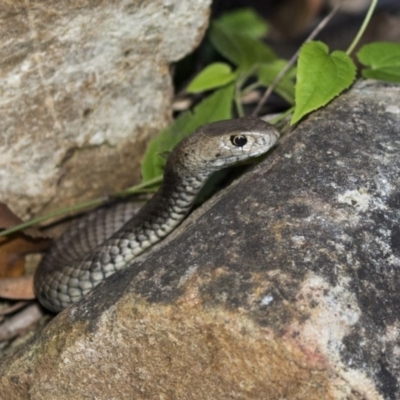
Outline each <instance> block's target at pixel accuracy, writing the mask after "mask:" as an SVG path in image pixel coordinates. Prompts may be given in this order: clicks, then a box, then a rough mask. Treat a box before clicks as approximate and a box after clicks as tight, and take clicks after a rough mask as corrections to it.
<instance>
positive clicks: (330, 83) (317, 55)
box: [290, 42, 356, 124]
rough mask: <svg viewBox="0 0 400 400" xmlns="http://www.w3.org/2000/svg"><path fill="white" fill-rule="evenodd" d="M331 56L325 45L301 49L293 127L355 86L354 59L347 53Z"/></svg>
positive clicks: (308, 44)
mask: <svg viewBox="0 0 400 400" xmlns="http://www.w3.org/2000/svg"><path fill="white" fill-rule="evenodd" d="M328 52H329V48H328V46H326V45H325V44H324V43H322V42H310V43H306V44H305V45H303V47H302V48H301V50H300V55H299V62H298V67H297V82H296V88H295V98H296V106H295V109H294V113H293V116H292V120H291V121H290V123H291V124H294V123H296V122H298V121H299V120H300V119H301V118H302V117H304V115H306V114H308V113H309V112H311V111H313V110H316V109H318V108H320V107H322V106H324V105H325V104H327V103H329V102H330V101H331V100H332V99H333V98H334V97H336V96H337V95H338V94H339V93H340V92H342V91H343V90H344V89H346V88H348V87H349V86H350V85H351V83H352V82H353V80H354V78H355V76H356V67H355V65H354V63H353V61H352V60H351V58H350V57H349V56H348V55H347V54H346V53H344V52H343V51H334V52H333V53H332V54H329V53H328Z"/></svg>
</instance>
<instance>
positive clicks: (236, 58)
mask: <svg viewBox="0 0 400 400" xmlns="http://www.w3.org/2000/svg"><path fill="white" fill-rule="evenodd" d="M209 35H210V41H211V43H212V45H213V46H214V47H215V48H216V49H217V51H218V52H219V53H220V54H222V55H223V56H224V57H225V58H226V59H228V60H229V61H231V62H232V63H233V64H235V65H237V66H239V67H241V68H242V69H244V70H246V71H247V70H249V69H251V68H252V67H253V66H254V64H258V63H266V62H270V61H273V60H275V59H277V56H276V55H275V53H274V52H273V51H272V50H271V49H270V48H269V47H268V46H266V45H265V44H264V43H262V42H261V41H260V40H258V39H255V38H253V37H251V36H248V35H244V34H241V33H239V32H232V31H231V30H230V29H226V28H225V27H224V26H223V25H222V24H221V23H219V22H218V21H216V22H214V23H212V25H211V28H210V32H209Z"/></svg>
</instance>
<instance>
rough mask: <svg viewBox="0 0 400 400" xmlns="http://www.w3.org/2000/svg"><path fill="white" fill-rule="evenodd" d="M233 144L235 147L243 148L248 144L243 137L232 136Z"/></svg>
mask: <svg viewBox="0 0 400 400" xmlns="http://www.w3.org/2000/svg"><path fill="white" fill-rule="evenodd" d="M231 143H232V144H233V145H234V146H238V147H243V146H244V145H245V144H246V143H247V138H246V136H243V135H233V136H231Z"/></svg>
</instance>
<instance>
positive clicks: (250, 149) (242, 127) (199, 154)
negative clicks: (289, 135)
mask: <svg viewBox="0 0 400 400" xmlns="http://www.w3.org/2000/svg"><path fill="white" fill-rule="evenodd" d="M279 136H280V135H279V132H278V130H277V129H276V128H275V127H274V126H272V125H271V124H269V123H268V122H265V121H263V120H261V119H259V118H255V117H243V118H239V119H233V120H226V121H219V122H214V123H211V124H206V125H203V126H201V127H200V128H198V129H197V130H196V131H195V132H193V133H192V134H191V135H190V136H189V137H187V138H186V139H185V140H184V141H183V142H181V149H180V150H181V151H180V152H182V151H183V152H184V153H185V157H184V158H185V160H186V163H187V165H188V166H190V168H202V169H203V170H208V171H216V170H219V169H222V168H226V167H229V166H230V165H234V164H236V163H238V162H240V161H243V160H247V159H249V158H252V157H257V156H259V155H261V154H264V153H266V152H267V151H268V150H269V149H270V148H271V147H272V146H273V145H274V144H275V143H276V141H277V140H278V139H279Z"/></svg>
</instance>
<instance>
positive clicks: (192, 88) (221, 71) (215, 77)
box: [186, 62, 236, 93]
mask: <svg viewBox="0 0 400 400" xmlns="http://www.w3.org/2000/svg"><path fill="white" fill-rule="evenodd" d="M235 77H236V75H235V74H234V73H233V72H232V68H231V66H230V65H229V64H226V63H221V62H217V63H213V64H210V65H208V66H207V67H206V68H204V69H203V70H202V71H201V72H200V73H199V74H198V75H197V76H196V77H195V78H194V79H193V81H192V82H191V83H190V85H189V86H188V88H187V89H186V90H187V91H188V92H189V93H199V92H204V91H205V90H210V89H215V88H217V87H221V86H225V85H226V84H228V83H230V82H232V81H233V80H234V79H235Z"/></svg>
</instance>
